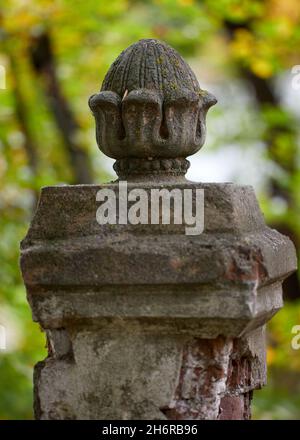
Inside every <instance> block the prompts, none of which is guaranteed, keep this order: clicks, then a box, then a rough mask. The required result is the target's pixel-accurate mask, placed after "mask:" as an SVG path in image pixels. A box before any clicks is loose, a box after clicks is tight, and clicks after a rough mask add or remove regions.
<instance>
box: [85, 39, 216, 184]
mask: <svg viewBox="0 0 300 440" xmlns="http://www.w3.org/2000/svg"><path fill="white" fill-rule="evenodd" d="M216 102H217V100H216V98H215V97H214V96H213V95H212V94H211V93H209V92H207V91H205V90H201V88H200V86H199V84H198V81H197V79H196V77H195V75H194V73H193V72H192V70H191V68H190V67H189V66H188V65H187V64H186V62H185V61H184V60H183V59H182V58H181V56H180V55H179V54H178V53H177V52H176V51H175V50H174V49H172V48H171V47H169V46H168V45H166V44H165V43H163V42H161V41H158V40H140V41H139V42H137V43H135V44H133V45H132V46H130V47H129V48H127V49H126V50H125V51H124V52H122V53H121V54H120V55H119V57H118V58H117V59H116V61H115V62H114V63H113V65H112V66H111V68H110V70H109V71H108V73H107V75H106V77H105V79H104V81H103V84H102V88H101V91H100V93H97V94H95V95H93V96H91V98H90V100H89V105H90V108H91V110H92V112H93V114H94V117H95V121H96V138H97V142H98V146H99V148H100V150H101V151H103V152H104V153H105V154H106V155H107V156H110V157H113V158H115V159H118V161H120V160H121V159H123V161H122V162H121V163H118V161H117V163H116V166H115V170H116V172H117V173H118V174H119V173H120V174H121V176H122V177H124V174H125V176H126V177H128V176H130V175H131V173H132V171H134V173H137V171H138V170H139V169H140V170H141V171H142V172H141V174H149V173H150V174H152V173H153V172H154V173H155V172H156V173H157V172H158V171H162V172H163V173H164V174H166V173H167V174H170V173H171V174H176V175H177V174H185V171H186V168H185V169H183V170H180V167H179V166H176V162H174V161H173V162H172V161H169V162H168V163H167V162H164V163H161V162H160V161H157V159H162V158H163V159H174V158H175V159H177V160H178V161H179V162H182V160H183V159H184V158H185V157H187V156H190V155H191V154H194V153H195V152H196V151H198V150H199V149H200V148H201V147H202V145H203V143H204V141H205V136H206V121H205V120H206V113H207V111H208V109H209V108H210V107H211V106H212V105H214V104H215V103H216ZM124 159H127V161H128V159H133V160H132V161H130V162H131V166H128V165H127V162H126V161H125V162H124ZM135 159H143V161H144V162H146V163H148V166H145V165H141V163H140V162H139V165H138V166H136V161H135ZM153 160H156V164H157V165H158V167H157V168H156V169H153V167H152V164H153V162H152V161H153ZM183 163H184V162H183ZM122 165H123V169H122ZM124 166H125V168H124ZM125 171H126V172H125ZM124 172H125V173H124Z"/></svg>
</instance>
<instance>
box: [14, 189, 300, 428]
mask: <svg viewBox="0 0 300 440" xmlns="http://www.w3.org/2000/svg"><path fill="white" fill-rule="evenodd" d="M139 185H140V187H143V188H144V189H147V190H150V189H151V187H153V186H156V184H149V185H148V186H147V185H145V184H144V183H140V184H139ZM137 186H138V184H137V183H132V184H129V185H128V190H130V189H132V188H133V187H137ZM163 186H164V187H165V188H168V185H166V184H164V185H163ZM195 186H196V187H198V188H202V189H204V190H205V194H206V197H205V229H204V233H203V234H201V235H199V236H187V235H185V234H184V230H183V226H184V225H183V226H182V225H137V227H135V226H133V225H106V226H100V225H99V224H98V223H97V222H96V220H95V212H96V209H97V206H98V204H97V202H96V193H97V191H98V190H99V189H100V188H104V187H105V188H107V187H109V188H110V189H113V190H114V191H115V192H116V194H117V195H118V186H117V184H107V185H102V186H99V185H79V186H65V187H48V188H44V189H43V191H42V194H41V199H40V203H39V207H38V210H37V212H36V215H35V217H34V219H33V222H32V224H31V227H30V229H29V232H28V234H27V237H26V238H25V239H24V241H23V243H22V255H21V268H22V273H23V277H24V281H25V284H26V287H27V295H28V300H29V302H30V305H31V308H32V311H33V318H34V320H36V321H38V322H39V323H40V324H41V325H42V327H43V328H44V329H45V330H46V333H47V338H48V346H49V357H48V358H47V359H46V360H45V361H43V362H41V363H39V364H38V365H37V367H36V369H35V414H36V417H37V418H41V419H68V418H71V419H73V418H83V419H95V418H96V419H118V418H121V419H191V420H192V419H217V418H225V419H226V418H227V419H228V418H235V419H236V418H249V417H250V401H251V395H252V391H253V390H254V389H257V388H260V387H261V386H263V385H264V383H265V375H266V366H265V340H264V333H263V326H264V324H265V322H267V321H268V320H269V319H270V318H271V317H272V316H273V315H274V313H276V312H277V311H278V310H279V309H280V308H281V307H282V289H281V284H282V281H283V279H284V278H285V277H287V276H288V275H289V274H290V273H291V272H292V271H294V270H295V268H296V256H295V251H294V248H293V246H292V244H291V242H290V240H289V239H287V238H286V237H284V236H282V235H280V234H279V233H278V232H276V231H274V230H272V229H269V228H268V227H266V225H265V223H264V220H263V217H262V215H261V212H260V210H259V207H258V204H257V201H256V198H255V195H254V192H253V190H252V188H251V187H239V186H236V185H233V184H191V183H181V184H179V187H181V188H182V189H183V188H191V187H193V188H194V187H195ZM172 187H173V184H171V183H169V188H172Z"/></svg>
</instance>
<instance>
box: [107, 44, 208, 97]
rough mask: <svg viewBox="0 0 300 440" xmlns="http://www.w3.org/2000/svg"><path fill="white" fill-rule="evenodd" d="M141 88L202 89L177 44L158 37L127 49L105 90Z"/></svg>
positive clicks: (166, 90)
mask: <svg viewBox="0 0 300 440" xmlns="http://www.w3.org/2000/svg"><path fill="white" fill-rule="evenodd" d="M137 89H152V90H156V91H158V92H161V93H162V95H163V96H169V95H170V94H171V95H172V94H174V92H175V94H176V92H178V91H180V90H182V89H188V90H193V91H194V92H196V93H199V92H200V87H199V84H198V81H197V79H196V77H195V74H194V72H193V71H192V69H191V68H190V67H189V65H188V64H187V63H186V62H185V61H184V60H183V58H182V57H181V56H180V55H179V53H178V52H176V51H175V50H174V49H173V48H171V47H170V46H168V45H167V44H165V43H163V42H161V41H158V40H150V39H148V40H140V41H138V42H137V43H134V44H132V45H131V46H129V47H128V48H127V49H125V50H124V51H123V52H122V53H121V54H120V55H119V56H118V58H117V59H116V60H115V62H114V63H113V64H112V66H111V67H110V69H109V71H108V72H107V74H106V76H105V78H104V81H103V84H102V88H101V91H104V90H110V91H113V92H116V93H117V94H118V95H120V96H121V97H122V96H124V93H125V92H126V90H127V92H131V91H132V90H137Z"/></svg>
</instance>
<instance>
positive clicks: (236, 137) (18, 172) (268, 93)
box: [0, 0, 300, 419]
mask: <svg viewBox="0 0 300 440" xmlns="http://www.w3.org/2000/svg"><path fill="white" fill-rule="evenodd" d="M152 37H153V38H160V39H162V40H165V41H166V42H167V43H169V44H170V45H172V46H174V47H175V48H176V49H177V50H178V51H179V52H180V53H181V54H182V55H183V56H184V57H185V58H186V59H187V60H188V61H189V63H190V64H191V66H192V67H193V69H194V70H195V72H196V74H197V75H198V77H199V81H200V85H201V86H202V87H203V85H204V87H203V88H207V89H209V90H210V91H212V92H213V93H214V94H215V95H216V96H217V97H218V99H219V104H218V106H216V107H215V108H214V109H213V110H211V111H210V115H209V118H208V134H209V135H208V140H207V143H206V145H205V147H204V149H203V150H202V151H201V152H200V153H199V154H198V155H196V157H195V159H192V170H193V171H192V173H193V177H195V178H197V180H218V179H219V180H224V178H225V179H226V180H234V181H237V182H239V183H253V185H254V186H255V189H256V192H257V195H258V197H259V200H260V204H261V207H262V209H263V211H264V214H265V216H266V219H267V222H268V223H269V224H270V225H271V226H274V227H276V228H277V229H279V230H280V231H281V232H283V233H285V234H286V235H288V236H290V237H291V238H292V240H293V241H294V243H295V245H296V247H297V249H298V252H299V249H300V220H299V211H300V191H299V188H300V155H299V138H300V136H299V134H300V124H299V118H300V103H299V101H300V90H296V88H297V87H295V86H294V88H293V87H292V85H293V79H294V80H295V78H294V76H295V75H293V72H294V74H295V71H293V72H292V70H291V69H292V67H293V66H295V65H299V64H300V5H299V0H284V1H282V0H265V1H262V0H240V1H237V0H218V1H213V0H203V1H200V0H198V1H197V0H141V1H139V0H132V1H129V0H109V1H107V0H73V1H70V0H0V65H1V66H4V67H5V70H6V78H5V79H6V88H5V89H2V90H0V103H1V105H0V209H1V217H0V236H1V240H0V324H2V325H4V326H5V327H6V330H7V349H6V350H5V351H3V350H2V351H0V419H30V418H32V417H33V415H32V368H33V365H34V364H35V363H36V362H37V361H38V360H40V359H43V358H44V357H45V356H46V350H45V348H44V346H45V338H44V335H43V334H42V332H41V331H40V330H39V328H38V325H37V324H33V323H32V319H31V314H30V310H29V306H28V304H27V302H26V293H25V289H24V287H23V283H22V280H21V276H20V271H19V266H18V258H19V242H20V240H21V239H22V238H23V237H24V236H25V234H26V230H27V228H28V224H29V221H30V218H31V217H32V215H33V213H34V209H35V206H36V203H37V198H38V193H39V189H40V187H41V186H44V185H55V184H61V183H67V184H74V183H90V182H100V181H105V180H107V179H109V178H110V177H112V176H113V174H111V173H112V172H111V171H110V170H111V166H110V165H111V163H110V162H108V161H107V160H106V159H105V158H104V156H102V155H101V153H100V152H99V151H98V150H97V147H96V143H95V139H94V138H95V135H94V121H93V118H92V116H91V114H90V112H89V110H88V107H87V100H88V97H89V96H90V95H91V94H93V93H95V92H96V91H97V90H98V89H99V88H100V84H101V82H102V79H103V76H104V75H105V73H106V71H107V69H108V67H109V66H110V64H111V63H112V61H113V60H114V59H115V58H116V57H117V55H118V54H119V53H120V52H121V50H123V49H124V48H126V47H127V46H128V45H130V44H131V43H133V42H135V41H136V40H138V39H140V38H152ZM299 71H300V67H299ZM294 85H295V82H294ZM298 85H299V88H300V83H299V81H298ZM284 295H285V308H284V309H283V310H282V311H281V312H280V313H279V314H278V315H277V316H276V317H275V318H274V319H273V320H272V322H271V323H270V324H269V328H268V344H269V348H268V364H269V386H268V387H267V388H266V389H265V390H262V391H259V392H256V394H255V398H254V409H253V413H254V417H255V418H262V419H264V418H267V419H300V351H297V350H293V349H292V348H291V339H292V333H291V329H292V327H293V326H294V325H296V324H300V302H299V298H300V285H299V274H295V275H293V276H292V277H290V279H289V280H288V281H287V282H286V283H285V286H284Z"/></svg>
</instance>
